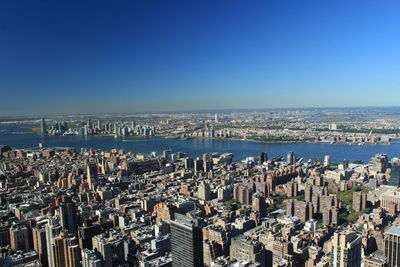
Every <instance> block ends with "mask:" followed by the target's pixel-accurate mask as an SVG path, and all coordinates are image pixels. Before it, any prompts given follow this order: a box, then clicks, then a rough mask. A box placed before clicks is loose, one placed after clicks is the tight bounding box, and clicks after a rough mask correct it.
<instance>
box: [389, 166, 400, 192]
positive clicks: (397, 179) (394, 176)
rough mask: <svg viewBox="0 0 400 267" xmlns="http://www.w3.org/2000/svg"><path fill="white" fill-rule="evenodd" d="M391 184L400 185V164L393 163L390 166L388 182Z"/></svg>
mask: <svg viewBox="0 0 400 267" xmlns="http://www.w3.org/2000/svg"><path fill="white" fill-rule="evenodd" d="M387 184H388V185H391V186H396V187H399V186H400V165H395V164H392V167H391V168H390V179H389V180H388V182H387Z"/></svg>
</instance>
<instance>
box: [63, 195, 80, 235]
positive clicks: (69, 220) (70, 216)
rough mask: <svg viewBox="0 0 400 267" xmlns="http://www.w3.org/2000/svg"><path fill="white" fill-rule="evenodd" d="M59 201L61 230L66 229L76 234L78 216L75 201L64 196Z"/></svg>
mask: <svg viewBox="0 0 400 267" xmlns="http://www.w3.org/2000/svg"><path fill="white" fill-rule="evenodd" d="M62 200H63V201H62V203H60V217H61V226H62V229H63V230H68V233H70V234H73V235H75V234H77V232H78V218H77V212H76V206H75V203H74V202H72V199H71V197H68V196H64V197H63V199H62Z"/></svg>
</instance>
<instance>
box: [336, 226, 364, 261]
mask: <svg viewBox="0 0 400 267" xmlns="http://www.w3.org/2000/svg"><path fill="white" fill-rule="evenodd" d="M361 241H362V237H361V235H359V234H358V233H356V232H352V231H349V230H343V231H336V232H335V233H334V234H333V237H332V258H331V265H330V266H332V267H360V266H361Z"/></svg>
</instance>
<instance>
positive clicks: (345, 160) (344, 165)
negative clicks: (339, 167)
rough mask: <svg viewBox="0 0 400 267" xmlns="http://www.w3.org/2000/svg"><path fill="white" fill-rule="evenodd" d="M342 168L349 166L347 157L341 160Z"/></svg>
mask: <svg viewBox="0 0 400 267" xmlns="http://www.w3.org/2000/svg"><path fill="white" fill-rule="evenodd" d="M342 164H343V169H344V170H346V169H347V168H349V161H348V160H347V159H344V160H343V163H342Z"/></svg>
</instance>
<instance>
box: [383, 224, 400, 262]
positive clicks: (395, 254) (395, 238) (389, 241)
mask: <svg viewBox="0 0 400 267" xmlns="http://www.w3.org/2000/svg"><path fill="white" fill-rule="evenodd" d="M383 240H384V251H385V257H386V259H387V260H388V263H389V266H400V225H399V224H394V225H393V226H392V227H390V228H389V229H388V230H387V231H385V233H384V239H383Z"/></svg>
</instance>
